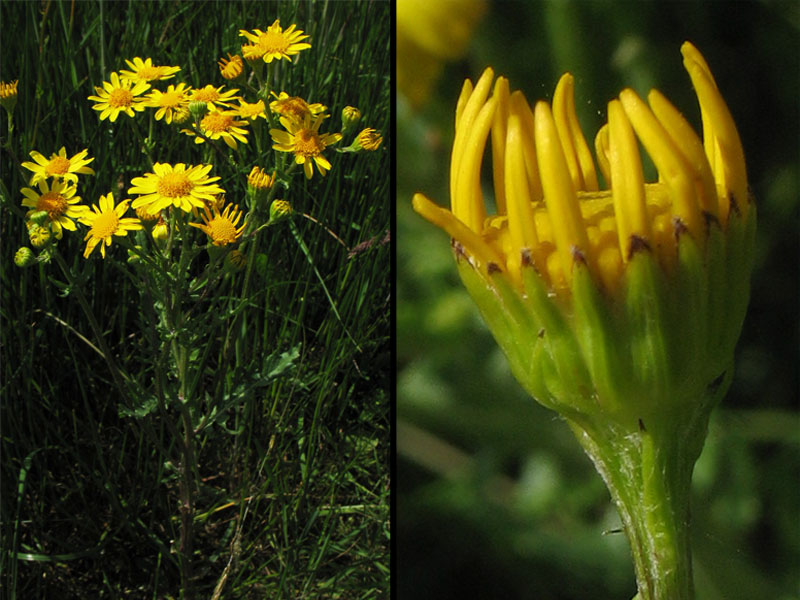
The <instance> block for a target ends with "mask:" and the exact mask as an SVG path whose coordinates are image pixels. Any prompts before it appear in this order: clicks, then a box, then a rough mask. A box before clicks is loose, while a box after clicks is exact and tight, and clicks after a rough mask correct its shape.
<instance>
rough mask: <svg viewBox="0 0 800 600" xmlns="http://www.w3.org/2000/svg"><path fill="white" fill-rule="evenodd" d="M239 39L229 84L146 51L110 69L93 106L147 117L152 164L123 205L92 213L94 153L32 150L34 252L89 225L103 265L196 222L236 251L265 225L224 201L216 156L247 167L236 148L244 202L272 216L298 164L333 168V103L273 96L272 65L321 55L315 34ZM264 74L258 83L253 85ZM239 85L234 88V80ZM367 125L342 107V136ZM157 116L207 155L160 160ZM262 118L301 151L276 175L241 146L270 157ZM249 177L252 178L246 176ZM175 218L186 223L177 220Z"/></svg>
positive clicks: (272, 29)
mask: <svg viewBox="0 0 800 600" xmlns="http://www.w3.org/2000/svg"><path fill="white" fill-rule="evenodd" d="M240 36H241V37H243V38H245V40H246V42H245V43H243V44H242V45H241V49H240V52H241V55H240V54H234V55H232V54H231V53H227V58H220V60H219V62H218V66H219V73H220V76H221V77H222V78H223V79H224V80H225V84H224V85H217V84H216V83H207V84H205V85H203V86H198V87H194V86H192V85H189V84H188V83H186V82H184V81H180V80H177V79H176V77H180V75H181V72H182V69H181V67H180V66H177V65H176V66H168V65H160V64H157V63H154V61H153V59H152V58H150V57H145V58H141V57H138V56H137V57H134V58H132V59H131V60H127V59H126V60H125V65H126V68H120V69H119V70H118V71H114V72H112V73H110V75H109V77H108V80H107V81H103V82H102V85H100V86H95V87H94V94H92V95H90V96H88V99H89V100H90V101H92V102H93V105H92V108H93V109H94V110H96V111H97V112H98V116H99V119H100V120H101V121H103V120H108V121H110V122H112V123H113V122H116V121H117V120H118V119H119V118H120V115H125V116H127V117H131V118H133V119H136V118H137V117H140V116H142V115H145V116H147V117H149V119H150V127H149V128H148V129H149V132H150V133H149V135H148V137H147V138H146V139H141V134H140V129H139V128H138V127H135V128H134V132H135V134H136V135H138V136H139V137H140V139H141V142H142V143H141V148H142V150H143V152H144V153H145V154H147V156H148V158H149V161H150V164H151V165H152V167H151V170H150V171H149V172H146V173H143V174H142V175H140V176H135V177H132V178H131V180H130V186H129V187H128V190H127V192H128V194H130V195H131V197H130V199H123V200H121V201H120V202H119V203H115V201H114V197H113V195H112V194H111V193H109V194H106V195H105V196H101V197H100V199H99V202H98V203H97V204H95V205H94V206H93V207H91V208H90V207H89V206H87V205H84V204H81V197H80V196H79V195H78V194H77V182H78V175H79V174H94V171H93V170H92V169H91V168H89V167H88V164H89V163H91V162H92V160H93V159H92V158H87V154H88V150H83V151H82V152H79V153H78V154H75V155H74V156H72V157H71V158H68V157H67V154H66V150H65V148H62V149H61V150H60V151H59V153H58V154H53V155H52V156H50V158H46V157H45V156H43V155H42V154H40V153H39V152H36V151H33V152H31V153H30V155H31V158H32V159H33V162H26V163H23V166H24V167H26V168H28V169H29V170H31V171H32V172H33V177H32V178H31V181H30V186H31V187H26V188H24V189H23V190H22V195H23V197H24V200H23V206H25V207H27V208H29V209H30V210H29V212H28V218H29V226H28V229H29V233H30V237H31V241H32V244H33V245H34V247H37V248H47V247H48V246H49V245H51V244H53V243H54V242H55V241H56V240H59V239H61V237H62V235H63V230H65V229H66V230H68V231H75V230H77V224H82V225H85V226H87V227H89V230H88V232H87V233H86V235H85V238H84V241H86V242H87V244H86V248H85V252H84V256H85V257H88V256H89V255H90V254H91V253H92V251H93V250H94V248H96V247H97V246H100V254H101V255H102V257H103V258H105V256H106V248H107V247H108V246H109V245H110V244H111V241H112V239H113V237H114V236H126V235H127V234H128V232H131V231H138V230H141V229H144V230H145V231H146V232H147V233H149V234H150V235H151V236H152V237H153V239H154V240H155V241H156V243H157V245H159V247H161V248H166V246H165V245H164V242H165V241H166V240H167V239H170V236H171V235H172V234H174V233H175V231H174V229H175V228H176V227H177V228H179V229H180V230H181V232H182V233H181V235H185V234H186V232H188V231H190V230H189V229H187V228H185V227H183V225H181V223H184V224H185V223H187V220H191V219H194V220H195V221H197V222H192V223H188V225H190V226H192V227H194V228H197V229H199V230H201V231H203V232H204V233H206V234H207V236H208V239H209V243H210V246H209V247H213V246H218V247H219V246H230V247H233V246H234V245H236V244H237V243H239V242H240V241H241V240H242V239H243V238H246V237H247V235H246V232H247V231H249V230H248V225H252V229H255V228H256V227H258V225H259V223H256V222H255V221H254V220H253V219H252V218H251V217H250V215H249V214H248V215H247V216H245V215H246V213H245V212H242V211H241V210H240V209H239V205H238V204H234V203H231V204H228V205H227V206H226V205H225V202H224V194H225V190H224V189H223V188H222V187H221V186H220V179H221V176H220V175H216V174H213V175H212V169H214V164H213V160H211V157H212V156H214V153H215V152H217V153H219V154H221V155H222V156H223V157H224V158H225V159H226V160H227V161H228V163H231V164H235V163H236V162H237V161H236V160H235V159H234V158H233V155H232V154H226V149H225V146H227V147H228V148H229V150H228V152H230V151H235V152H236V153H237V154H236V157H237V158H238V159H239V163H240V164H239V165H238V166H239V167H240V170H241V177H242V179H245V178H246V181H247V189H248V194H247V196H246V198H245V201H246V207H247V208H248V209H250V210H251V211H257V212H258V213H259V214H260V215H262V216H263V219H266V218H267V216H268V213H269V210H268V207H270V203H271V202H272V201H273V200H274V197H275V195H276V194H277V191H278V188H277V187H276V182H277V181H280V182H281V184H282V185H283V187H285V188H288V187H289V183H288V182H289V177H290V175H292V174H293V173H294V172H295V171H296V170H297V171H299V169H298V167H302V171H303V173H304V175H305V177H306V178H307V179H311V178H312V177H313V175H314V173H315V172H318V173H319V174H320V175H325V174H326V173H327V172H328V171H329V170H331V168H332V164H331V162H330V160H329V156H326V153H327V152H330V147H331V146H334V145H335V144H337V143H338V142H339V141H340V140H341V139H342V133H336V132H334V133H327V132H325V131H324V124H325V123H326V122H328V121H327V120H328V119H329V117H330V114H329V113H328V107H327V106H325V105H324V104H322V103H319V102H313V101H311V100H309V99H307V98H303V97H300V96H296V95H293V94H291V93H290V92H289V91H287V90H273V89H272V84H273V81H272V79H271V72H270V67H271V63H274V62H276V61H284V60H285V61H287V62H296V59H297V57H298V55H299V54H300V52H302V51H304V50H307V49H309V48H311V43H309V38H310V36H309V35H307V34H305V33H304V32H303V31H302V30H300V29H297V27H296V26H295V25H290V26H289V27H288V28H285V29H284V28H282V27H281V24H280V21H279V20H275V21H274V22H273V24H272V25H270V26H269V27H267V29H266V31H262V30H260V29H254V30H253V31H252V32H251V31H246V30H241V31H240ZM293 59H294V60H293ZM246 66H249V68H250V69H252V71H253V72H252V73H251V74H250V76H246V75H247V74H246V73H245V68H246ZM264 70H266V75H265V73H264ZM254 77H255V81H256V82H257V85H252V84H251V82H253V80H254ZM162 82H164V83H163V84H162ZM234 82H235V86H228V85H227V84H228V83H231V84H233V83H234ZM16 92H17V83H16V82H13V83H11V84H6V83H3V84H2V87H0V96H1V97H2V100H3V105H4V106H6V107H7V108H10V103H11V102H12V101H13V100H15V99H16ZM360 118H361V112H360V111H359V110H358V109H357V108H355V107H351V106H348V107H346V108H345V109H344V111H343V112H342V126H343V131H345V130H348V129H350V128H352V126H353V125H354V124H355V123H357V122H358V120H359V119H360ZM153 121H161V122H163V123H164V124H165V125H167V126H173V125H174V124H175V125H179V127H176V128H174V129H173V131H174V132H177V133H179V134H185V135H187V136H190V137H191V138H193V140H194V142H195V143H196V144H205V146H203V149H204V154H203V157H204V158H203V160H199V161H198V160H186V159H184V160H183V161H175V162H171V161H170V162H167V161H166V160H164V159H165V158H166V157H163V158H162V157H159V156H154V151H155V150H156V148H157V147H158V144H156V142H155V141H154V136H153ZM264 121H266V122H267V124H268V131H269V137H267V139H270V138H271V141H272V148H273V149H274V150H277V151H278V152H282V153H287V154H290V155H292V157H293V160H291V161H285V160H283V159H280V160H278V159H277V158H276V161H275V165H274V168H269V169H267V168H265V167H264V166H261V165H258V164H256V165H253V162H250V163H249V164H247V161H246V159H245V158H244V156H243V155H242V153H241V152H242V146H241V145H243V144H245V145H249V144H251V143H252V142H253V140H255V144H253V145H255V146H256V153H257V155H258V157H259V159H258V160H262V159H263V158H262V157H263V156H264V153H263V151H262V149H261V140H262V139H263V138H264V137H265V136H263V135H259V134H262V133H263V130H262V129H261V128H262V127H263V126H264V125H263V123H264ZM381 141H382V138H381V135H380V133H378V132H377V131H375V130H374V129H371V128H367V129H365V130H364V131H362V132H361V133H360V134H359V135H357V136H356V137H355V139H354V141H353V144H352V145H351V146H350V147H349V148H345V149H341V150H339V151H340V152H356V151H359V150H375V149H377V148H378V147H379V146H380V144H381ZM219 142H223V143H224V146H223V145H222V144H220V143H219ZM248 171H249V175H245V174H246V173H247V172H248ZM279 172H280V175H279ZM240 185H243V182H242V184H240ZM120 187H121V188H122V186H120ZM281 202H282V203H284V204H281V205H280V206H281V207H282V209H281V215H283V216H286V215H290V214H291V205H290V204H289V203H288V202H287V201H285V200H282V201H281ZM129 208H130V209H133V211H135V213H136V216H135V217H127V216H125V214H126V211H127V210H128V209H129ZM34 213H38V214H39V216H37V219H36V220H33V219H32V218H31V217H32V215H33V214H34ZM42 215H44V216H42ZM175 218H178V219H179V223H175V222H174V221H175ZM200 221H201V222H200ZM273 222H274V219H270V220H269V221H268V223H267V224H271V223H273ZM141 235H143V234H137V244H138V245H137V248H141V247H142V246H141V244H143V243H144V240H143V238H141V237H140V236H141ZM34 242H35V243H34ZM129 251H130V250H129ZM237 251H238V250H237ZM23 254H25V255H26V256H27V254H26V253H23ZM240 254H241V256H245V255H244V253H241V252H240ZM22 262H26V261H22ZM27 262H29V261H27Z"/></svg>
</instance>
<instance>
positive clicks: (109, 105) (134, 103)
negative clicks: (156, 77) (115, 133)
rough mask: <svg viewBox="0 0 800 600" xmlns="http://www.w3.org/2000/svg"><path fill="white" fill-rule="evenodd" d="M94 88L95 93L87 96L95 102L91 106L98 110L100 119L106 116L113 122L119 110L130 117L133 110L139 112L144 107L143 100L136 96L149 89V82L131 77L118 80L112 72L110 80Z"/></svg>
mask: <svg viewBox="0 0 800 600" xmlns="http://www.w3.org/2000/svg"><path fill="white" fill-rule="evenodd" d="M131 86H133V87H131ZM94 89H95V93H96V94H97V95H96V96H89V100H92V101H94V102H96V104H95V105H94V106H92V108H93V109H94V110H96V111H99V112H100V120H101V121H103V120H105V119H106V118H108V119H110V120H111V122H112V123H113V122H114V121H116V120H117V117H119V113H121V112H124V113H125V114H126V115H128V116H129V117H132V116H134V111H138V112H141V111H143V110H144V109H145V102H143V101H142V99H140V98H137V96H139V95H141V94H143V93H144V92H146V91H147V90H149V89H150V84H149V83H146V82H144V81H139V82H134V81H133V80H131V79H122V80H120V78H119V75H117V74H116V73H112V74H111V82H108V81H104V82H103V87H98V86H95V88H94Z"/></svg>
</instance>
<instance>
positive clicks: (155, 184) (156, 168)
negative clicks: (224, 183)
mask: <svg viewBox="0 0 800 600" xmlns="http://www.w3.org/2000/svg"><path fill="white" fill-rule="evenodd" d="M211 167H212V165H195V166H191V165H190V166H188V167H187V166H186V165H185V164H183V163H178V164H176V165H175V166H174V167H173V166H172V165H170V164H167V163H156V164H155V165H153V173H146V174H145V175H144V177H134V178H133V179H132V180H131V184H132V187H131V188H130V189H129V190H128V193H129V194H142V195H141V196H139V197H138V198H136V199H135V200H134V201H133V204H131V206H132V207H133V208H134V209H136V208H139V207H142V206H147V209H146V210H147V212H148V213H150V214H157V213H159V212H160V211H161V210H163V209H165V208H167V207H169V206H175V207H177V208H180V209H181V210H182V211H184V212H190V211H191V210H192V208H203V207H205V203H206V202H212V201H213V200H214V196H215V195H216V194H222V193H224V192H225V190H223V189H222V188H221V187H219V186H218V185H217V184H216V183H214V182H215V181H217V180H219V177H209V176H208V172H209V171H210V170H211Z"/></svg>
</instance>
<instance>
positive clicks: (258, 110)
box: [235, 98, 267, 121]
mask: <svg viewBox="0 0 800 600" xmlns="http://www.w3.org/2000/svg"><path fill="white" fill-rule="evenodd" d="M235 110H236V112H237V113H238V114H239V116H240V117H241V118H243V119H250V120H251V121H255V120H256V119H257V118H258V117H261V118H262V119H266V118H267V106H266V104H264V101H263V100H259V101H258V102H245V101H244V100H242V99H241V98H240V99H239V106H237V107H236V109H235Z"/></svg>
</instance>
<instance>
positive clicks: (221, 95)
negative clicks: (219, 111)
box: [189, 84, 239, 110]
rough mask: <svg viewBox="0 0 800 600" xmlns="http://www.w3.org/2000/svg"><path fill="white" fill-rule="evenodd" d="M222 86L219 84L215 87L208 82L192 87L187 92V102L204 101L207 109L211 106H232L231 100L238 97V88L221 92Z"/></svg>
mask: <svg viewBox="0 0 800 600" xmlns="http://www.w3.org/2000/svg"><path fill="white" fill-rule="evenodd" d="M224 87H225V86H224V85H221V86H219V87H218V88H215V87H214V86H213V85H211V84H208V85H207V86H205V87H202V88H197V89H194V90H192V92H191V93H190V94H189V102H205V103H206V105H207V106H208V109H209V110H211V109H212V108H232V107H233V101H234V100H236V99H238V96H237V95H236V92H238V91H239V90H238V89H234V90H228V91H226V92H223V91H222V90H223V88H224Z"/></svg>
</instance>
